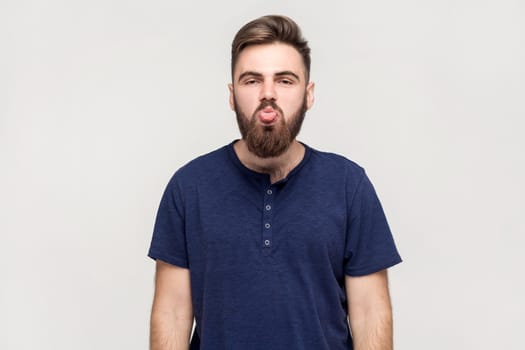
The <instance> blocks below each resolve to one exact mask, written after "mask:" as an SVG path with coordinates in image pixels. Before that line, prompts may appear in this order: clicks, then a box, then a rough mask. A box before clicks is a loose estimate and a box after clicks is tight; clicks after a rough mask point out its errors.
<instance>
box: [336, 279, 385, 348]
mask: <svg viewBox="0 0 525 350" xmlns="http://www.w3.org/2000/svg"><path fill="white" fill-rule="evenodd" d="M345 285H346V295H347V299H348V318H349V320H350V329H351V331H352V337H353V339H354V349H355V350H392V348H393V340H392V307H391V304H390V295H389V292H388V278H387V272H386V270H382V271H379V272H376V273H373V274H370V275H366V276H360V277H351V276H348V275H347V276H346V277H345Z"/></svg>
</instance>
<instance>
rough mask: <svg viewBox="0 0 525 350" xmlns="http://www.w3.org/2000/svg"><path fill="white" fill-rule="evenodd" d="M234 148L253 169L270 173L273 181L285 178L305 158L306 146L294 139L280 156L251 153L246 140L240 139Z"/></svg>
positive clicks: (246, 164) (242, 160) (246, 165)
mask: <svg viewBox="0 0 525 350" xmlns="http://www.w3.org/2000/svg"><path fill="white" fill-rule="evenodd" d="M233 149H234V150H235V153H236V154H237V157H239V160H240V161H241V163H242V164H243V165H244V166H245V167H247V168H248V169H251V170H253V171H256V172H259V173H265V174H268V175H270V181H271V183H275V182H277V181H279V180H282V179H284V178H285V177H286V176H288V174H289V173H290V171H292V169H293V168H295V167H296V166H297V165H298V164H299V163H300V162H301V160H302V159H303V157H304V153H305V149H304V146H303V145H302V144H301V143H299V142H297V141H296V140H294V141H293V142H292V143H291V144H290V147H288V149H287V150H286V151H285V152H284V153H283V154H281V155H280V156H278V157H272V158H260V157H257V156H256V155H255V154H253V153H251V152H250V151H249V150H248V147H247V146H246V143H245V142H244V140H239V141H237V142H236V143H235V144H234V145H233Z"/></svg>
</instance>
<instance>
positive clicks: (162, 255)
mask: <svg viewBox="0 0 525 350" xmlns="http://www.w3.org/2000/svg"><path fill="white" fill-rule="evenodd" d="M148 256H149V257H150V258H152V259H155V260H157V259H159V260H162V261H164V262H167V263H169V264H172V265H177V266H180V267H185V268H189V263H188V254H187V249H186V232H185V224H184V206H183V202H182V196H181V192H180V188H179V186H178V183H177V180H176V176H174V177H173V178H172V179H171V180H170V182H169V183H168V186H167V187H166V190H165V191H164V194H163V196H162V199H161V201H160V205H159V210H158V212H157V218H156V220H155V227H154V230H153V237H152V240H151V245H150V248H149V252H148Z"/></svg>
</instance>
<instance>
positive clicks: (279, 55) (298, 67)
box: [234, 42, 306, 77]
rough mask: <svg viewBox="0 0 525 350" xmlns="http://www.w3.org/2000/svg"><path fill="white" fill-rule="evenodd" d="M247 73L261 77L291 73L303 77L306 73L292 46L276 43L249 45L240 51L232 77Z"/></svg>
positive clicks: (299, 57)
mask: <svg viewBox="0 0 525 350" xmlns="http://www.w3.org/2000/svg"><path fill="white" fill-rule="evenodd" d="M248 71H254V72H258V73H261V74H263V75H272V74H274V73H277V72H282V71H291V72H294V73H296V74H297V75H298V76H303V77H304V76H305V73H306V72H305V67H304V63H303V59H302V57H301V54H299V52H298V51H297V50H296V49H295V48H294V47H293V46H291V45H288V44H284V43H278V42H277V43H271V44H263V45H251V46H248V47H247V48H245V49H244V50H242V51H241V53H240V54H239V57H238V58H237V62H236V64H235V71H234V77H238V76H239V75H240V74H242V73H243V72H248Z"/></svg>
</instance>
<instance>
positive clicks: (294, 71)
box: [229, 43, 314, 158]
mask: <svg viewBox="0 0 525 350" xmlns="http://www.w3.org/2000/svg"><path fill="white" fill-rule="evenodd" d="M229 89H230V106H231V108H232V109H233V110H234V111H235V113H236V115H237V122H238V124H239V130H240V131H241V135H242V138H243V139H244V140H245V142H246V145H247V146H248V150H249V151H250V152H252V153H253V154H255V155H256V156H258V157H261V158H270V157H277V156H279V155H281V154H283V153H284V152H285V151H286V150H287V149H288V147H289V146H290V144H291V143H292V141H293V140H295V137H296V136H297V134H298V133H299V130H300V129H301V124H302V121H303V119H304V115H305V113H306V111H307V110H308V109H310V107H311V106H312V104H313V89H314V84H313V83H307V81H306V71H305V67H304V63H303V61H302V57H301V55H300V54H299V52H298V51H297V50H296V49H295V48H293V47H292V46H290V45H288V44H283V43H272V44H264V45H253V46H249V47H247V48H245V49H244V50H243V51H241V53H240V55H239V57H238V59H237V63H236V66H235V71H234V72H233V83H232V84H230V85H229Z"/></svg>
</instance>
